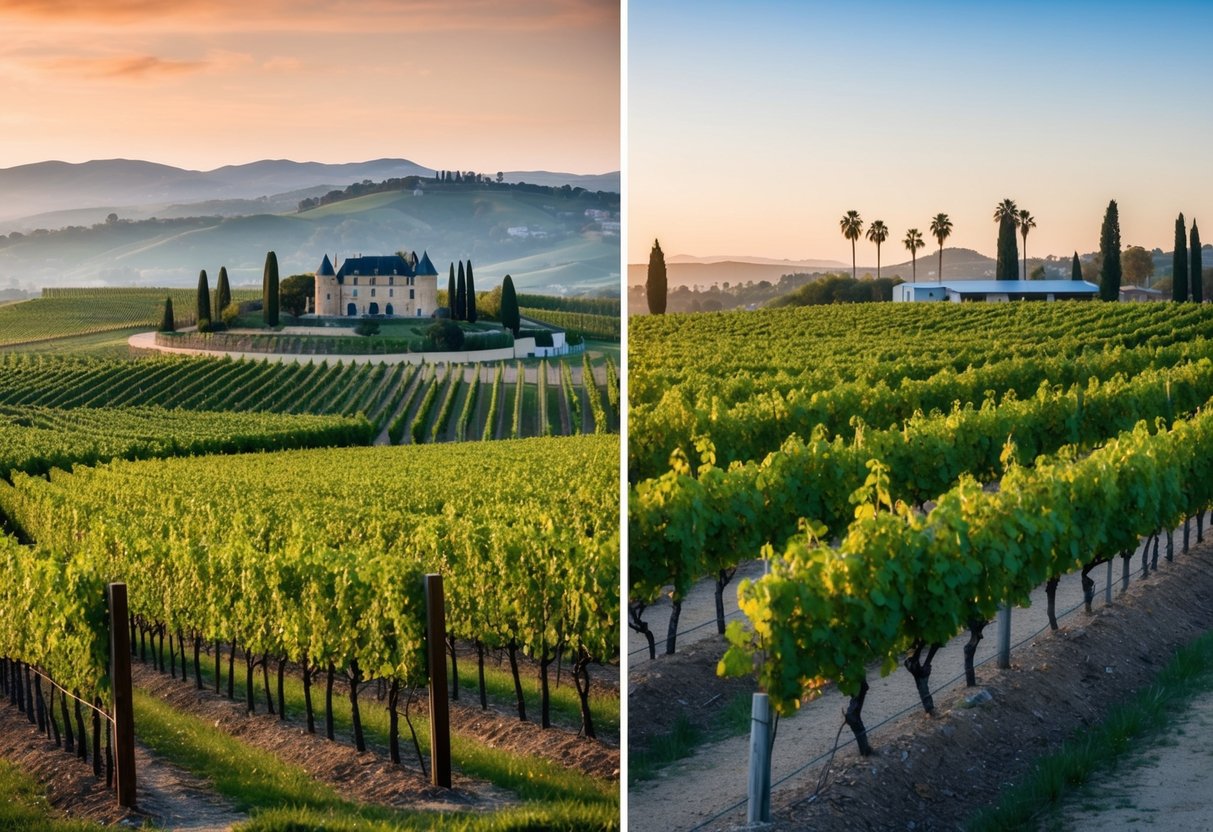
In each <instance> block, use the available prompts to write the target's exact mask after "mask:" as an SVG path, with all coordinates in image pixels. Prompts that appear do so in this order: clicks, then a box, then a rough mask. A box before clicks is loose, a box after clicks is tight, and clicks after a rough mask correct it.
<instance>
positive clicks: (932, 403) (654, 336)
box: [628, 304, 1213, 482]
mask: <svg viewBox="0 0 1213 832" xmlns="http://www.w3.org/2000/svg"><path fill="white" fill-rule="evenodd" d="M908 306H914V304H908ZM928 306H929V307H930V308H929V309H925V310H921V309H916V310H913V311H911V312H908V313H903V312H897V313H895V314H894V313H893V312H890V311H889V310H887V309H885V308H882V307H874V308H872V309H871V310H870V311H871V313H872V315H873V316H874V317H875V318H877V319H880V320H886V319H887V324H888V325H889V326H890V327H891V328H890V330H889V331H888V332H886V333H885V334H884V335H883V336H871V337H869V336H868V335H866V334H865V332H866V331H867V330H868V329H869V326H870V325H864V324H863V318H862V316H861V317H860V318H858V319H856V321H855V333H854V334H853V335H852V337H851V338H850V339H848V338H847V337H846V336H845V334H841V333H839V334H837V335H836V336H834V337H833V338H826V339H822V343H818V344H816V345H815V346H809V345H807V344H805V345H803V348H804V350H805V352H804V353H803V354H801V355H798V359H799V361H800V366H801V367H804V368H807V369H803V370H799V368H798V371H797V372H793V371H792V368H791V367H789V366H788V365H787V364H786V363H785V362H786V358H785V357H784V356H785V355H789V354H796V353H795V351H794V350H793V349H792V345H793V344H797V343H799V342H800V341H801V340H802V339H803V335H802V334H801V333H804V332H813V331H815V330H816V329H817V327H818V326H819V325H820V326H821V327H824V328H826V329H829V328H830V327H832V326H834V325H835V324H836V321H835V318H841V319H843V320H847V319H849V318H850V317H851V316H852V315H853V314H854V313H850V314H848V313H847V312H846V311H845V310H843V311H840V312H835V311H834V310H833V308H831V309H829V310H825V311H822V310H820V309H803V310H778V311H772V312H770V313H767V312H763V313H762V314H761V315H758V316H749V317H747V320H750V321H751V324H750V326H752V327H753V328H754V330H755V332H754V336H753V337H754V338H755V339H756V340H760V341H761V340H762V339H764V338H765V339H767V342H768V343H769V344H778V345H781V346H780V348H779V349H777V350H775V352H776V353H777V355H773V356H770V357H769V360H768V361H767V363H766V364H764V363H763V359H762V357H761V356H758V355H750V356H749V357H748V358H747V359H746V363H742V362H741V361H740V360H739V355H740V354H742V353H745V352H746V351H747V350H750V349H752V346H751V345H749V344H748V343H746V342H745V340H744V339H738V338H736V337H735V336H733V337H731V336H730V335H729V333H728V331H727V327H726V329H725V330H724V331H722V332H721V333H718V334H717V335H715V336H713V335H712V334H710V333H707V332H701V331H698V330H697V329H696V328H695V327H696V326H702V325H703V324H702V323H696V324H694V325H690V329H691V331H690V332H683V331H682V329H680V328H679V327H678V326H677V325H669V326H667V330H668V331H666V332H662V331H661V330H660V328H659V327H652V328H650V329H649V330H647V331H646V330H645V329H644V327H643V325H641V324H638V327H637V331H636V336H635V339H634V344H633V345H632V346H630V355H631V361H632V363H631V364H630V365H629V366H630V368H631V369H630V373H631V374H630V376H629V380H628V381H629V396H630V399H629V415H628V433H629V440H628V459H629V466H628V467H629V470H628V475H629V480H630V481H632V482H638V481H640V480H642V479H645V478H648V477H653V476H657V475H659V474H661V473H662V472H663V471H665V470H667V468H668V459H669V455H670V452H671V451H673V450H674V448H676V447H681V448H682V449H683V451H684V452H685V453H686V454H687V455H688V456H689V457H693V454H692V453H691V450H692V449H693V448H694V442H695V438H696V437H704V436H706V437H708V438H709V439H710V440H711V441H712V443H713V445H714V446H715V448H716V453H717V457H718V460H719V462H720V463H721V464H727V463H728V462H732V461H734V460H739V461H745V460H750V459H754V460H757V459H761V458H762V457H763V456H764V455H766V454H767V453H769V452H771V451H774V450H776V449H778V447H779V446H780V444H781V443H782V442H783V440H784V439H785V438H786V437H788V436H789V435H791V434H792V433H797V434H799V435H800V436H802V437H806V436H808V435H809V434H810V433H811V432H812V431H813V429H814V428H815V427H816V425H818V424H824V425H825V426H826V429H827V431H828V433H829V434H830V435H833V434H843V435H851V434H852V433H854V432H855V429H856V425H857V424H859V423H860V422H855V421H854V420H856V419H858V420H861V423H862V424H864V425H866V426H868V427H876V428H888V427H891V426H893V425H896V424H898V423H900V422H901V421H903V420H905V419H908V418H910V417H911V416H913V414H914V413H915V412H916V411H919V410H921V411H923V412H927V413H929V412H930V411H932V410H935V409H938V410H945V411H946V410H948V409H949V408H951V406H952V403H953V402H957V401H959V402H980V401H982V400H984V399H985V398H988V396H989V394H990V393H989V392H988V391H992V392H993V393H994V394H997V395H1000V396H1001V395H1003V394H1005V393H1007V392H1009V391H1014V392H1015V394H1016V395H1018V396H1019V397H1020V398H1027V397H1029V396H1031V395H1034V394H1035V392H1036V390H1037V388H1038V387H1039V386H1040V385H1041V384H1042V383H1048V384H1050V385H1057V384H1061V385H1065V386H1069V385H1072V384H1075V383H1078V382H1085V381H1087V380H1088V379H1089V378H1092V377H1095V378H1099V379H1108V378H1111V377H1112V376H1114V375H1115V374H1117V373H1127V374H1130V375H1131V374H1135V373H1138V372H1140V371H1142V370H1143V369H1146V368H1148V367H1154V366H1164V367H1165V366H1171V365H1173V364H1175V363H1177V362H1179V361H1183V360H1190V359H1196V358H1201V357H1213V340H1210V336H1213V309H1209V308H1206V307H1201V306H1188V307H1186V308H1183V307H1181V308H1179V309H1178V310H1175V311H1174V312H1173V316H1174V318H1175V320H1173V321H1168V319H1166V318H1165V317H1163V316H1161V315H1160V314H1159V313H1158V312H1156V311H1154V310H1152V309H1149V310H1144V311H1137V310H1136V309H1135V308H1131V307H1141V306H1150V307H1153V306H1157V305H1156V304H1123V305H1120V307H1119V308H1118V310H1111V311H1109V312H1104V313H1102V314H1101V315H1098V316H1093V314H1092V312H1090V311H1089V309H1088V308H1087V307H1085V306H1083V305H1082V304H1055V305H1050V306H1057V307H1059V310H1060V311H1059V310H1055V309H1049V310H1043V311H1042V320H1041V321H1039V322H1037V321H1035V319H1033V318H1027V317H1023V316H1024V315H1026V314H1027V313H1023V312H1019V313H1014V312H1011V313H1007V312H1004V311H1003V310H1002V309H998V308H991V309H989V311H988V316H987V317H988V321H983V320H982V319H981V318H980V317H979V316H977V315H976V313H975V312H974V311H973V310H970V309H967V308H960V309H942V308H939V307H937V306H936V307H933V306H930V305H928ZM1012 306H1017V305H1014V304H1012ZM1106 306H1107V307H1115V306H1117V305H1115V304H1110V305H1106ZM898 307H899V308H900V307H901V305H898ZM1095 307H1096V309H1097V310H1098V309H1103V308H1105V305H1095ZM1031 308H1032V309H1035V308H1036V307H1031ZM1067 309H1069V310H1070V314H1071V315H1072V320H1070V321H1069V322H1068V324H1067V325H1066V326H1062V325H1061V324H1063V323H1066V321H1065V317H1064V312H1065V311H1066V310H1067ZM978 311H980V310H978ZM949 313H950V314H954V315H956V316H957V317H958V318H960V319H962V320H963V321H965V322H966V323H967V324H968V325H970V326H971V327H973V328H974V329H978V330H980V331H981V333H982V334H983V336H984V335H986V334H987V333H989V334H990V336H991V340H989V342H988V344H987V347H986V349H985V350H984V351H983V352H982V354H983V355H984V359H983V360H982V361H979V362H972V363H971V365H970V364H969V363H961V360H959V359H958V358H957V356H958V355H961V356H964V355H966V350H965V348H964V346H963V344H964V343H965V342H966V341H968V342H972V341H973V337H972V336H964V337H962V338H959V339H957V338H954V334H953V329H954V323H955V322H953V321H950V320H948V318H949ZM768 315H770V316H771V317H768ZM1016 315H1018V316H1019V317H1018V318H1016V317H1015V316H1016ZM797 316H799V317H797ZM890 316H891V317H890ZM1008 316H1010V317H1011V319H1012V322H1014V321H1015V320H1019V322H1020V324H1021V325H1022V328H1023V331H1022V333H1020V334H1018V335H1017V334H1016V333H1015V331H1014V330H1011V331H1009V332H1008V331H1007V330H1006V324H1007V321H1006V320H1004V319H1005V318H1007V317H1008ZM659 317H666V316H651V317H641V318H638V319H637V320H638V321H639V322H648V321H650V320H652V318H659ZM668 317H677V318H681V317H690V318H692V319H701V318H712V319H715V320H718V321H721V322H725V323H727V324H728V326H733V325H735V324H736V321H734V320H733V318H735V317H736V316H729V315H725V316H712V315H708V316H668ZM898 322H900V324H901V325H902V328H896V327H895V326H894V325H895V324H896V323H898ZM1115 323H1119V324H1120V325H1121V326H1123V328H1124V331H1123V332H1115V331H1114V332H1108V328H1109V327H1110V326H1111V325H1112V324H1115ZM914 324H917V330H919V331H920V332H919V334H917V335H913V334H909V333H906V334H904V335H903V333H905V331H906V330H907V329H909V330H912V331H913V330H915V327H914V326H913V325H914ZM928 324H939V325H940V332H939V333H938V334H936V335H932V334H931V332H929V331H927V325H928ZM778 328H785V329H786V335H785V336H782V337H781V336H777V335H776V334H774V333H772V332H771V331H770V330H773V329H778ZM1059 329H1061V330H1064V331H1066V332H1070V333H1074V332H1081V333H1082V337H1081V338H1080V337H1078V336H1077V335H1073V334H1071V335H1063V336H1057V337H1054V334H1055V333H1056V332H1057V331H1058V330H1059ZM999 332H1003V333H1004V335H1003V336H1002V337H1001V340H995V339H993V334H994V333H999ZM687 336H694V337H697V338H699V341H698V342H697V343H698V344H699V347H697V348H696V350H697V351H693V350H692V349H691V348H690V347H688V346H687V344H685V343H684V338H685V337H687ZM932 339H934V340H932ZM785 342H790V343H786V347H787V348H786V349H785ZM712 345H715V346H714V347H712ZM768 349H769V348H768ZM830 349H834V350H835V351H834V352H833V353H831V352H829V350H830ZM882 350H888V351H889V353H890V355H889V356H885V355H882V354H881V351H882ZM671 352H672V353H675V354H679V353H681V354H683V360H685V361H687V362H691V363H688V364H686V365H683V364H680V363H678V362H677V361H675V362H671V361H670V360H669V359H668V353H671ZM894 353H895V354H897V355H901V356H905V355H910V356H913V357H909V358H903V359H900V360H897V359H894V358H892V357H891V355H892V354H894ZM974 354H977V348H976V347H974ZM687 367H693V368H695V369H694V370H691V369H687ZM667 383H668V384H670V385H671V386H669V387H666V386H664V385H665V384H667Z"/></svg>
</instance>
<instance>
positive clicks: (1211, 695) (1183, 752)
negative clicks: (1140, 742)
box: [1058, 692, 1213, 832]
mask: <svg viewBox="0 0 1213 832" xmlns="http://www.w3.org/2000/svg"><path fill="white" fill-rule="evenodd" d="M1210 736H1213V692H1208V693H1204V694H1202V695H1201V696H1199V697H1198V698H1197V699H1195V700H1193V702H1192V703H1191V705H1190V706H1189V708H1188V710H1187V711H1186V712H1185V713H1183V714H1181V715H1179V716H1178V717H1177V718H1176V720H1175V721H1174V723H1173V724H1172V725H1171V728H1170V730H1169V731H1168V732H1167V734H1166V736H1165V737H1162V738H1160V739H1159V742H1158V743H1156V744H1154V745H1152V746H1149V747H1146V748H1143V749H1141V750H1139V751H1138V752H1136V753H1135V754H1134V755H1133V757H1132V758H1130V759H1128V760H1124V761H1122V762H1121V763H1120V764H1119V765H1118V766H1117V769H1116V771H1114V772H1113V773H1112V774H1111V776H1109V777H1106V778H1104V779H1101V780H1099V781H1098V782H1095V783H1091V784H1088V785H1087V787H1085V788H1084V789H1082V790H1081V791H1080V792H1077V793H1075V794H1073V795H1071V796H1070V797H1069V798H1067V799H1066V801H1065V803H1064V805H1063V807H1062V810H1061V811H1060V812H1059V814H1058V821H1059V824H1060V826H1061V828H1063V829H1066V830H1070V832H1106V830H1109V829H1127V828H1130V827H1131V826H1133V825H1135V824H1139V825H1142V826H1153V827H1155V828H1158V829H1166V830H1168V832H1207V830H1209V829H1210V828H1213V746H1211V745H1210V742H1209V737H1210Z"/></svg>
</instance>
